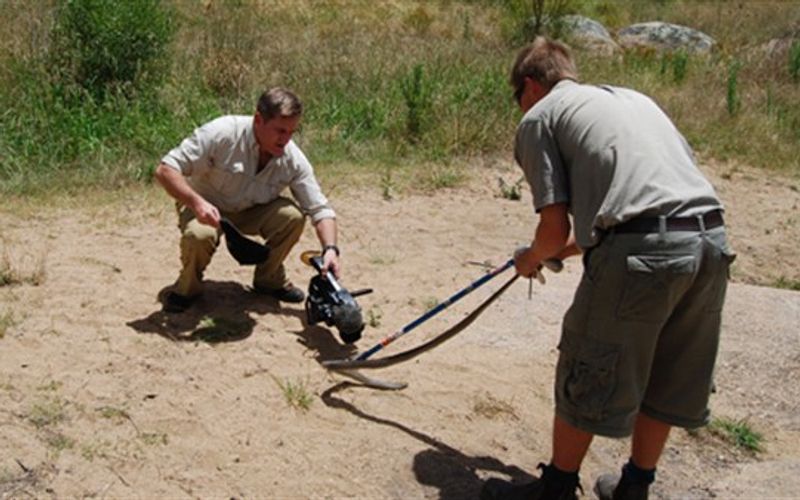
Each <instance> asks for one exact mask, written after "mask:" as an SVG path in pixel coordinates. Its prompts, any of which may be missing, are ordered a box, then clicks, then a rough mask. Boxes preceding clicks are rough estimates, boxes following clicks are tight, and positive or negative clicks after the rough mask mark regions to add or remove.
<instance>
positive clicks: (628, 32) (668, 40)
mask: <svg viewBox="0 0 800 500" xmlns="http://www.w3.org/2000/svg"><path fill="white" fill-rule="evenodd" d="M617 41H618V42H619V44H620V46H621V47H622V48H625V49H632V48H638V47H643V48H651V49H655V50H657V51H659V52H665V51H674V50H678V49H684V50H686V51H687V52H692V53H696V54H707V53H709V52H711V51H712V50H713V49H714V47H715V46H716V44H717V42H716V40H714V39H713V38H711V37H710V36H708V35H706V34H705V33H703V32H701V31H698V30H695V29H692V28H688V27H686V26H680V25H678V24H670V23H663V22H659V21H655V22H649V23H639V24H634V25H631V26H628V27H627V28H623V29H621V30H619V32H618V33H617Z"/></svg>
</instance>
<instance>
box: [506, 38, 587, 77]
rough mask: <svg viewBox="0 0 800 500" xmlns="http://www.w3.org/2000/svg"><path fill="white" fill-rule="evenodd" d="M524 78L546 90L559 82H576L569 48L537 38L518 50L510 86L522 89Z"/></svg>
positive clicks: (576, 71) (546, 39) (573, 63)
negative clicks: (534, 81) (537, 83)
mask: <svg viewBox="0 0 800 500" xmlns="http://www.w3.org/2000/svg"><path fill="white" fill-rule="evenodd" d="M525 77H529V78H533V79H535V80H536V81H538V82H539V83H541V84H542V85H543V86H545V87H546V88H548V89H551V88H553V86H554V85H555V84H556V83H558V82H559V81H560V80H564V79H569V80H576V81H577V80H578V70H577V68H576V67H575V62H574V61H573V60H572V56H571V55H570V51H569V47H567V46H566V45H564V44H563V43H561V42H557V41H555V40H550V39H548V38H545V37H543V36H537V37H536V38H535V39H534V40H533V42H532V43H530V44H528V45H526V46H525V47H523V48H522V49H520V51H519V53H518V54H517V60H516V61H515V62H514V66H513V67H512V68H511V79H510V82H511V85H512V86H513V87H514V88H520V87H522V85H523V83H524V82H525Z"/></svg>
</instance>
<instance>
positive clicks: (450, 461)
mask: <svg viewBox="0 0 800 500" xmlns="http://www.w3.org/2000/svg"><path fill="white" fill-rule="evenodd" d="M347 388H365V387H364V386H362V385H358V384H354V383H351V382H341V383H339V384H337V385H335V386H333V387H331V388H330V389H328V390H326V391H325V392H324V393H322V396H321V398H322V401H323V402H324V403H325V404H326V405H327V406H329V407H331V408H338V409H342V410H345V411H348V412H350V413H352V414H353V415H355V416H356V417H359V418H363V419H364V420H368V421H370V422H374V423H376V424H380V425H385V426H387V427H391V428H394V429H397V430H399V431H401V432H404V433H406V434H408V435H409V436H411V437H413V438H414V439H417V440H419V441H421V442H423V443H425V444H427V445H428V446H430V448H429V449H427V450H424V451H421V452H419V453H417V455H416V456H414V465H413V469H414V475H415V476H416V477H417V481H419V482H420V483H421V484H426V485H429V486H434V487H436V488H438V489H439V498H440V499H442V500H456V499H459V500H460V499H469V498H478V494H479V492H480V489H481V486H482V485H483V480H482V479H481V476H480V475H479V474H478V471H491V472H497V473H500V474H504V475H506V476H509V477H510V478H511V479H512V480H513V481H514V482H515V483H518V482H528V481H531V480H533V479H534V476H531V475H530V474H528V473H527V472H525V471H524V470H522V469H520V468H519V467H517V466H514V465H506V464H505V463H503V462H501V461H500V460H498V459H496V458H494V457H474V456H470V455H466V454H464V453H462V452H461V451H459V450H458V449H456V448H453V447H452V446H450V445H448V444H446V443H443V442H442V441H440V440H438V439H436V438H434V437H431V436H429V435H427V434H424V433H422V432H419V431H417V430H414V429H412V428H410V427H407V426H405V425H403V424H401V423H399V422H395V421H392V420H389V419H386V418H381V417H376V416H374V415H370V414H368V413H365V412H363V411H361V410H359V409H358V408H356V407H355V406H354V405H353V404H352V403H349V402H347V401H345V400H343V399H341V398H339V397H337V396H336V393H337V392H339V391H342V390H344V389H347ZM370 390H374V389H370Z"/></svg>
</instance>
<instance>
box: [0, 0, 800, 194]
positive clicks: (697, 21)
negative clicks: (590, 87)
mask: <svg viewBox="0 0 800 500" xmlns="http://www.w3.org/2000/svg"><path fill="white" fill-rule="evenodd" d="M537 7H538V8H540V9H543V10H544V12H545V14H548V13H549V14H553V15H556V14H559V13H579V14H583V15H587V16H589V17H592V18H594V19H596V20H598V21H600V22H602V23H603V24H604V25H605V26H606V27H607V28H608V29H609V31H611V32H612V33H613V32H615V31H616V30H618V29H620V28H622V27H625V26H627V25H629V24H632V23H634V22H643V21H652V20H661V21H668V22H674V23H678V24H683V25H686V26H690V27H693V28H696V29H699V30H701V31H704V32H706V33H707V34H709V35H710V36H712V37H713V38H715V39H716V40H717V42H718V48H717V50H716V51H715V53H714V54H713V55H712V56H710V57H699V56H690V55H688V54H683V53H678V54H658V53H655V52H642V51H637V52H631V53H625V54H623V55H621V56H619V57H615V58H610V59H607V58H598V57H596V56H594V55H592V54H589V53H586V52H582V51H576V58H577V59H578V62H579V67H580V68H581V72H582V78H583V80H584V81H587V82H592V83H600V82H603V83H612V84H617V85H626V86H631V87H634V88H637V89H639V90H642V91H644V92H645V93H648V94H650V95H652V96H653V97H655V98H656V100H657V101H658V102H659V103H660V104H661V105H662V106H663V107H664V108H665V109H666V110H667V112H668V113H669V114H670V115H671V116H672V117H673V118H674V119H675V121H676V123H677V124H678V126H679V128H680V129H681V130H682V131H683V132H684V133H685V135H686V136H687V138H688V139H689V141H690V142H691V143H692V145H693V146H694V147H695V148H696V150H697V151H698V153H699V154H701V155H706V156H710V157H714V158H715V159H718V160H723V161H729V162H731V164H732V165H734V166H735V165H737V164H748V165H754V166H758V167H763V168H770V169H779V170H783V171H788V172H791V173H793V174H798V173H800V106H798V104H797V103H798V102H800V82H798V72H800V41H798V40H800V3H798V2H797V1H769V0H762V1H752V2H734V1H725V0H720V1H697V0H694V1H681V0H461V1H457V0H430V1H413V0H384V1H380V2H374V1H371V0H338V1H323V0H291V1H290V0H271V1H267V0H224V1H221V0H205V1H202V2H199V1H191V0H172V1H168V0H164V1H159V0H130V1H126V2H115V1H112V0H31V1H25V0H2V1H1V2H0V105H2V109H3V112H2V121H0V192H2V193H4V194H23V195H31V194H35V193H51V192H54V191H55V192H64V191H66V192H73V191H75V190H77V189H81V188H84V187H99V188H110V187H111V188H113V187H116V186H121V185H125V184H130V183H138V182H150V180H151V176H152V171H153V169H154V167H155V165H156V164H157V162H158V159H159V158H160V157H161V156H162V155H163V154H164V153H165V152H166V151H168V150H169V149H171V148H172V147H174V146H175V145H176V144H177V143H178V142H179V141H180V140H181V139H182V138H183V137H184V136H186V135H187V134H188V133H189V132H190V131H191V130H192V129H193V128H194V127H195V126H197V125H199V124H201V123H203V122H204V121H207V120H209V119H211V118H213V117H215V116H217V115H219V114H222V113H241V114H250V113H252V111H253V108H254V102H255V100H256V98H257V96H258V95H259V93H260V92H261V91H262V90H264V89H265V88H268V87H271V86H275V85H282V86H287V87H290V88H292V89H294V90H295V91H296V92H297V93H298V94H299V95H300V96H301V97H302V99H303V100H304V102H305V104H306V110H307V112H306V118H305V120H304V122H303V128H302V130H301V131H300V133H299V135H298V137H297V140H298V141H299V142H300V143H301V145H302V147H303V148H304V149H305V150H306V152H307V153H308V155H309V157H310V158H311V160H312V162H313V163H314V164H315V166H316V169H317V171H318V173H320V175H321V176H323V177H324V176H334V177H340V178H344V177H345V176H346V177H347V178H350V179H356V178H359V179H367V180H368V182H381V183H382V184H383V185H388V184H392V185H396V184H398V183H400V184H403V183H405V184H407V185H411V187H414V185H419V184H420V183H422V184H426V185H428V186H433V187H438V186H446V185H451V184H453V183H457V182H458V180H459V179H460V178H461V177H462V176H463V175H464V172H465V171H466V170H467V169H468V168H469V165H471V164H473V163H475V159H476V158H486V157H493V156H498V155H499V156H502V157H504V158H508V161H510V153H509V151H510V143H511V139H512V137H513V131H514V128H515V126H516V122H517V120H518V119H519V117H520V113H519V110H518V109H517V108H516V106H515V105H514V103H513V102H512V100H511V97H510V96H511V89H510V88H509V87H508V84H507V73H508V70H509V67H510V64H511V62H512V61H513V58H514V55H515V53H516V50H517V48H518V47H519V46H520V45H521V44H523V43H524V42H525V41H526V40H529V39H530V37H531V36H533V34H534V33H533V32H532V31H531V28H530V26H531V24H530V19H531V16H532V15H533V13H534V12H535V11H536V8H537ZM734 168H735V167H734ZM412 179H413V180H412Z"/></svg>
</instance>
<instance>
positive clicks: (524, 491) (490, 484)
mask: <svg viewBox="0 0 800 500" xmlns="http://www.w3.org/2000/svg"><path fill="white" fill-rule="evenodd" d="M538 468H539V469H542V471H543V472H542V477H540V478H539V479H534V480H533V481H532V482H530V483H526V484H513V483H512V482H511V481H505V480H503V479H497V478H491V479H489V480H487V481H486V482H485V483H484V484H483V488H481V494H480V500H577V498H578V496H577V495H576V494H575V490H577V489H580V487H581V486H580V480H579V479H578V473H577V472H573V473H567V472H562V471H559V470H557V469H556V468H555V467H553V466H552V465H544V464H539V467H538ZM581 491H582V490H581Z"/></svg>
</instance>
